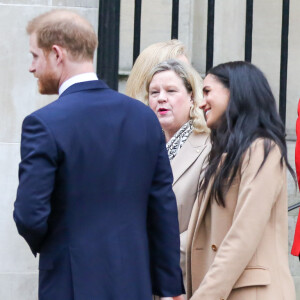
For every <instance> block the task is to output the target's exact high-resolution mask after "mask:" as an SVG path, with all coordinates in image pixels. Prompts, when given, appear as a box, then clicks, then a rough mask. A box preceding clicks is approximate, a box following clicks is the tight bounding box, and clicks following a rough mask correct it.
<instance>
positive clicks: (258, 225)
mask: <svg viewBox="0 0 300 300" xmlns="http://www.w3.org/2000/svg"><path fill="white" fill-rule="evenodd" d="M203 92H204V102H203V104H202V105H201V108H202V109H203V110H204V112H205V116H206V121H207V125H208V127H209V128H210V129H211V142H212V150H211V153H210V156H209V161H208V166H207V168H206V170H205V174H204V176H203V180H202V181H201V182H200V194H199V201H198V205H195V206H194V209H193V213H192V217H191V221H190V224H189V229H188V246H187V293H188V298H191V299H192V300H203V299H205V300H219V299H220V300H222V299H224V300H225V299H227V300H254V299H255V300H269V299H270V300H271V299H272V300H295V299H296V298H295V288H294V284H293V280H292V277H291V275H290V271H289V267H288V249H287V245H288V242H287V239H288V225H287V192H286V189H287V184H286V169H287V168H288V169H289V170H290V171H291V172H292V174H293V171H292V170H291V167H290V165H289V164H288V161H287V149H286V143H285V139H284V136H285V132H284V126H283V124H282V122H281V120H280V117H279V115H278V113H277V111H276V104H275V100H274V97H273V95H272V92H271V89H270V87H269V84H268V82H267V80H266V78H265V76H264V75H263V74H262V72H261V71H260V70H259V69H257V68H256V67H255V66H253V65H252V64H250V63H246V62H230V63H225V64H221V65H218V66H216V67H214V68H213V69H211V70H210V71H209V72H208V74H207V76H206V78H205V80H204V87H203ZM293 175H294V174H293Z"/></svg>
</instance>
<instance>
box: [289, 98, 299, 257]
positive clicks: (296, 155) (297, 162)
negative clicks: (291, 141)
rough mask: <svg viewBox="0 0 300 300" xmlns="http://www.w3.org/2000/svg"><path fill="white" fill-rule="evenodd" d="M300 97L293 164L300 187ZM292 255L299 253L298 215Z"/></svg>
mask: <svg viewBox="0 0 300 300" xmlns="http://www.w3.org/2000/svg"><path fill="white" fill-rule="evenodd" d="M299 115H300V99H299V102H298V118H297V121H296V136H297V139H296V147H295V165H296V173H297V180H298V186H299V187H300V117H299ZM291 253H292V255H295V256H299V254H300V217H299V215H298V220H297V224H296V229H295V236H294V243H293V247H292V251H291Z"/></svg>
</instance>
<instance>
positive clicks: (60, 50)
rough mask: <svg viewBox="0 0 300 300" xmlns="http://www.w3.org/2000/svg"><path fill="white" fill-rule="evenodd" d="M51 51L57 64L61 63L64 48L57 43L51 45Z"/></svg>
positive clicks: (63, 56)
mask: <svg viewBox="0 0 300 300" xmlns="http://www.w3.org/2000/svg"><path fill="white" fill-rule="evenodd" d="M52 52H53V54H54V55H55V59H56V62H57V64H59V63H61V62H62V61H63V59H64V58H65V55H66V53H65V49H64V48H62V47H60V46H58V45H53V46H52Z"/></svg>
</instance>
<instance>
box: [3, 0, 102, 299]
mask: <svg viewBox="0 0 300 300" xmlns="http://www.w3.org/2000/svg"><path fill="white" fill-rule="evenodd" d="M52 8H72V9H74V10H76V11H78V12H80V13H81V14H82V15H83V16H85V17H87V18H88V19H89V20H90V21H91V22H92V24H93V25H94V26H95V28H98V1H97V0H85V1H84V0H81V1H80V0H64V1H63V0H61V1H59V0H56V1H55V0H53V1H49V0H35V1H34V0H31V1H30V0H27V1H25V0H24V1H14V0H7V1H0V22H1V26H0V36H1V40H0V48H1V58H0V66H1V67H0V82H1V88H0V191H1V193H0V299H3V300H20V299H22V300H35V299H38V296H37V283H38V281H37V279H38V278H37V269H38V259H35V258H34V256H33V255H32V253H31V251H30V249H29V247H28V246H27V244H26V243H25V241H24V240H23V238H21V237H20V236H19V235H18V233H17V230H16V227H15V224H14V222H13V218H12V211H13V203H14V200H15V196H16V189H17V184H18V178H17V176H18V174H17V172H18V163H19V160H20V154H19V148H20V143H19V142H20V133H21V123H22V120H23V119H24V117H25V116H26V115H27V114H29V113H31V112H32V111H34V110H36V109H38V108H39V107H41V106H44V105H46V104H47V103H49V102H50V101H52V100H53V99H54V98H55V97H47V96H40V95H39V94H38V92H37V84H36V80H35V79H34V78H33V75H32V74H30V73H29V72H28V68H29V65H30V62H31V55H30V54H29V47H28V37H27V35H26V31H25V27H26V24H27V22H28V21H29V20H30V19H32V18H33V17H35V16H36V15H39V14H41V13H43V12H45V11H47V10H49V9H52Z"/></svg>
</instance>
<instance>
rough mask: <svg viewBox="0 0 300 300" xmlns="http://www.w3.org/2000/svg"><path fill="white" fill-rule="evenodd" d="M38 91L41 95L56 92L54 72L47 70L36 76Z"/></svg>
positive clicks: (56, 85) (56, 82) (56, 84)
mask: <svg viewBox="0 0 300 300" xmlns="http://www.w3.org/2000/svg"><path fill="white" fill-rule="evenodd" d="M38 87H39V92H40V93H41V94H42V95H53V94H58V88H59V87H58V79H57V78H56V76H55V74H54V72H51V71H48V72H47V73H45V74H43V75H41V76H40V77H39V78H38Z"/></svg>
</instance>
